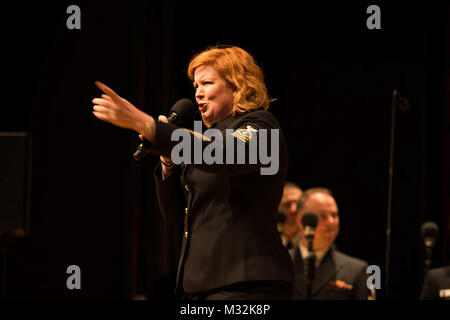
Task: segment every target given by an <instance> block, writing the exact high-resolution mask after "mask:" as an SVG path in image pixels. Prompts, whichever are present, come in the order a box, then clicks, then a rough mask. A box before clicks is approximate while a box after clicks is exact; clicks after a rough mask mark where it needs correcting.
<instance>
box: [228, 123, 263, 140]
mask: <svg viewBox="0 0 450 320" xmlns="http://www.w3.org/2000/svg"><path fill="white" fill-rule="evenodd" d="M252 132H258V130H256V129H255V128H253V127H252V126H247V128H246V129H238V130H236V131H234V132H233V133H232V134H231V135H232V136H233V137H235V138H236V139H239V140H241V141H243V142H248V141H250V140H251V139H252V137H253V135H252Z"/></svg>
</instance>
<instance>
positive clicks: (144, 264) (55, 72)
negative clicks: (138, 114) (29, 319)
mask: <svg viewBox="0 0 450 320" xmlns="http://www.w3.org/2000/svg"><path fill="white" fill-rule="evenodd" d="M391 2H392V1H391ZM391 2H389V3H387V2H386V3H385V2H374V3H372V2H366V3H364V2H362V3H361V2H359V3H347V2H345V3H342V1H341V2H339V3H332V2H330V3H318V4H311V3H306V2H300V3H299V4H297V3H294V2H283V1H276V2H270V3H263V2H255V3H253V4H250V3H248V4H246V5H245V6H243V2H242V1H240V2H234V1H227V2H223V3H222V4H221V5H220V6H219V5H217V4H216V5H212V4H211V2H201V1H199V2H197V1H196V2H191V1H175V0H165V1H149V2H143V1H142V2H140V1H120V2H113V1H74V2H72V1H70V2H69V1H60V2H59V3H58V4H56V3H41V2H39V3H38V2H30V3H27V4H10V5H7V6H6V7H4V9H3V12H4V18H2V22H1V23H2V32H3V36H2V41H3V46H2V47H3V50H2V51H3V53H6V54H4V55H3V57H4V58H3V68H2V69H3V72H2V74H3V78H4V81H3V88H4V90H2V91H3V92H2V103H1V110H2V113H1V116H0V131H27V132H30V133H31V134H32V137H33V162H32V170H33V171H32V172H33V174H32V197H31V225H30V234H29V236H28V237H26V238H23V239H19V240H17V241H16V243H15V245H14V250H13V253H12V254H11V255H9V259H8V265H7V266H8V269H7V286H6V289H7V291H6V292H7V297H8V298H13V299H15V298H61V299H70V298H136V297H137V296H139V295H145V296H147V297H148V298H151V299H161V298H162V299H165V298H172V297H173V295H172V292H173V287H174V277H175V272H176V266H177V258H178V250H179V244H180V238H179V235H180V230H181V229H180V227H179V226H178V227H177V226H167V225H164V224H163V222H162V218H161V216H160V213H159V209H158V205H157V203H156V198H155V191H154V185H153V178H152V170H153V168H154V166H155V165H156V163H157V161H158V159H157V158H156V157H150V158H148V159H146V160H145V161H144V162H143V163H136V162H135V161H134V160H133V159H132V157H131V155H132V154H133V152H134V151H135V149H136V146H137V145H138V143H139V141H138V138H137V134H135V133H134V132H131V131H129V130H123V129H120V128H116V127H114V126H112V125H109V124H106V123H102V122H100V121H99V120H97V119H96V118H95V117H94V116H93V115H92V113H91V110H92V103H91V99H92V98H94V97H97V96H99V94H100V92H99V90H97V89H96V87H95V86H94V81H96V80H100V81H103V82H104V83H106V84H107V85H109V86H110V87H112V88H113V89H114V90H116V92H118V93H119V94H120V95H121V96H123V97H125V98H127V99H128V100H129V101H131V102H132V103H134V104H135V105H136V106H138V107H140V108H141V109H143V110H144V111H146V112H147V113H149V114H151V115H153V116H157V115H159V114H165V113H167V111H168V110H169V108H170V106H171V105H172V104H173V103H174V102H175V101H176V100H178V99H179V98H182V97H188V98H191V99H193V89H192V85H191V84H190V82H189V81H188V79H187V76H186V67H187V64H188V62H189V59H190V58H191V57H192V55H193V54H194V53H196V52H198V51H199V50H202V49H204V48H206V47H207V46H209V45H214V44H224V45H238V46H241V47H243V48H244V49H247V50H248V51H249V52H251V53H252V54H253V55H254V56H255V58H256V60H257V61H258V62H259V64H260V65H261V66H262V68H263V70H264V73H265V75H266V80H267V85H268V89H269V92H270V94H271V96H272V97H275V98H277V100H276V101H275V102H274V103H273V104H272V109H271V110H272V112H273V113H274V115H275V116H276V117H277V119H278V120H279V121H280V123H281V125H282V127H283V129H284V131H285V134H286V137H287V140H288V144H289V153H290V165H289V176H288V180H290V181H295V182H297V183H298V184H299V185H300V186H301V187H302V188H304V189H306V188H310V187H316V186H323V187H328V188H330V189H331V190H332V191H333V192H334V194H335V197H336V200H337V202H338V205H339V208H340V213H341V231H340V235H339V237H338V240H337V246H338V248H339V249H340V250H342V251H344V252H346V253H348V254H350V255H354V256H356V257H359V258H361V259H364V260H367V261H368V262H369V263H370V264H375V265H378V266H380V268H381V270H382V275H383V277H384V274H385V246H386V212H387V197H388V160H389V138H390V121H391V102H392V91H393V89H399V90H400V91H401V93H402V94H403V95H404V96H405V97H407V99H408V100H409V102H410V108H409V109H408V110H406V111H399V112H398V113H397V122H396V128H397V129H396V140H395V170H394V180H393V207H392V247H391V253H392V254H391V268H390V278H391V283H390V287H389V288H390V291H389V296H388V297H389V298H408V299H416V298H417V297H418V295H419V290H420V286H421V277H422V272H421V270H422V267H423V266H422V262H421V261H422V260H423V252H422V246H421V240H420V237H419V230H420V226H421V224H422V223H423V222H424V221H427V220H432V221H436V222H437V223H439V224H440V225H441V235H440V238H439V241H438V245H437V248H436V251H435V257H434V266H439V265H442V264H445V263H450V253H449V251H450V248H449V246H448V244H446V243H448V241H449V240H450V238H449V230H448V221H449V220H448V214H449V208H450V206H449V203H450V198H449V197H450V185H449V181H450V177H449V172H450V170H449V163H450V161H449V159H450V158H449V154H448V152H449V151H448V150H449V149H450V144H449V143H450V139H449V124H450V118H449V117H450V98H449V83H450V73H449V56H450V55H449V43H450V41H449V33H450V32H449V27H450V26H449V19H450V15H449V11H448V5H445V4H443V2H440V1H435V2H431V1H418V2H414V3H411V2H406V1H405V2H398V3H397V4H395V5H394V4H392V3H391ZM72 4H76V5H78V6H79V7H80V9H81V29H80V30H69V29H68V28H67V27H66V20H67V18H68V17H69V16H70V14H68V13H66V9H67V7H68V6H70V5H72ZM371 4H377V5H379V7H380V9H381V29H380V30H369V29H368V28H367V27H366V20H367V18H368V16H369V14H367V13H366V9H367V7H368V6H369V5H371ZM1 152H5V151H4V150H2V151H1ZM0 214H1V213H0ZM69 265H78V266H79V267H80V269H81V290H68V289H67V287H66V280H67V278H68V276H69V275H68V274H67V273H66V269H67V267H68V266H69ZM199 272H201V270H199ZM383 280H384V279H383ZM379 296H380V298H386V287H385V286H384V281H383V282H382V289H381V290H380V291H379Z"/></svg>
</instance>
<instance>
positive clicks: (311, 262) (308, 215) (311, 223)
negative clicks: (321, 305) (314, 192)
mask: <svg viewBox="0 0 450 320" xmlns="http://www.w3.org/2000/svg"><path fill="white" fill-rule="evenodd" d="M318 222H319V217H318V216H317V213H315V212H312V211H309V212H305V213H304V214H303V215H302V225H303V232H304V236H305V238H306V240H307V241H308V256H307V257H306V259H305V266H304V277H305V283H306V296H307V297H306V298H307V299H308V300H311V299H312V283H313V280H314V273H315V268H316V266H315V263H316V255H315V254H314V251H313V240H314V232H315V230H316V227H317V223H318Z"/></svg>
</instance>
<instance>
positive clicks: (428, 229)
mask: <svg viewBox="0 0 450 320" xmlns="http://www.w3.org/2000/svg"><path fill="white" fill-rule="evenodd" d="M420 233H421V235H422V239H423V244H424V246H425V268H426V269H428V268H429V267H430V265H431V256H432V254H433V248H434V245H435V244H436V239H437V237H438V235H439V226H438V225H437V224H436V223H435V222H432V221H428V222H425V223H424V224H422V228H421V229H420Z"/></svg>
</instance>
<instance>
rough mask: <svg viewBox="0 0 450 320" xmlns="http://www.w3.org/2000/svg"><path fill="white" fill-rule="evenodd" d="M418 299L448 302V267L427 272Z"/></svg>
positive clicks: (449, 294)
mask: <svg viewBox="0 0 450 320" xmlns="http://www.w3.org/2000/svg"><path fill="white" fill-rule="evenodd" d="M420 299H421V300H450V266H446V267H441V268H435V269H431V270H430V271H428V273H427V275H426V277H425V281H424V285H423V288H422V292H421V294H420Z"/></svg>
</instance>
